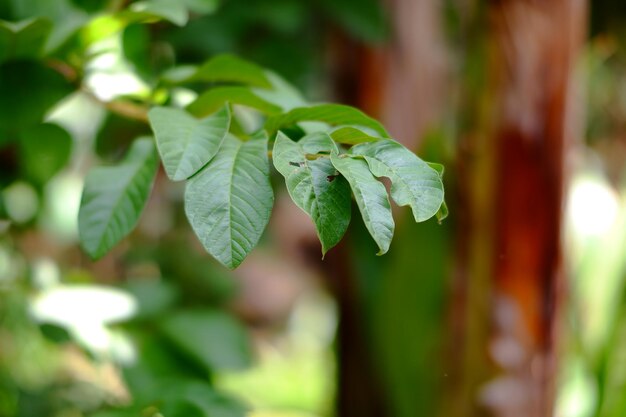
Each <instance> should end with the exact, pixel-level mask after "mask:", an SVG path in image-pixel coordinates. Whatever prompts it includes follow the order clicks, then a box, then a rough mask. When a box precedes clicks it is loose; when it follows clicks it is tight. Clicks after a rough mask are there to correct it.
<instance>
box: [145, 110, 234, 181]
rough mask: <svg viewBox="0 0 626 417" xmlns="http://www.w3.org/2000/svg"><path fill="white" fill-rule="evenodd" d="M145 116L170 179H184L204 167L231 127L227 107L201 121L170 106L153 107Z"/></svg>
mask: <svg viewBox="0 0 626 417" xmlns="http://www.w3.org/2000/svg"><path fill="white" fill-rule="evenodd" d="M148 118H149V119H150V125H151V126H152V130H153V131H154V136H155V138H156V143H157V148H158V149H159V154H160V155H161V159H162V160H163V166H164V167H165V172H166V173H167V176H168V177H169V178H170V179H171V180H173V181H181V180H185V179H187V178H189V177H191V176H192V175H194V174H195V173H196V172H198V171H199V170H200V169H201V168H202V167H203V166H205V165H206V164H207V163H208V162H209V161H210V160H211V158H213V157H214V156H215V154H216V153H217V151H218V149H219V148H220V146H221V144H222V142H223V141H224V138H225V137H226V134H227V133H228V129H229V127H230V110H229V109H228V106H224V107H223V108H222V109H221V110H219V111H218V112H216V113H214V114H212V115H211V116H209V117H207V118H205V119H202V120H198V119H196V118H194V117H192V116H191V115H189V114H188V113H187V112H185V111H184V110H181V109H175V108H170V107H154V108H152V109H151V110H150V112H149V113H148Z"/></svg>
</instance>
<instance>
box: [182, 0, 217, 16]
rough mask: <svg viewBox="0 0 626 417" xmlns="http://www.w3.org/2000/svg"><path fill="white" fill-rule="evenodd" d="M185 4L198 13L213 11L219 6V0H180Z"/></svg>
mask: <svg viewBox="0 0 626 417" xmlns="http://www.w3.org/2000/svg"><path fill="white" fill-rule="evenodd" d="M182 2H183V3H184V4H185V6H186V7H187V8H188V9H189V10H190V11H192V12H194V13H198V14H209V13H213V12H214V11H215V10H216V9H217V7H218V6H219V3H220V2H219V0H182Z"/></svg>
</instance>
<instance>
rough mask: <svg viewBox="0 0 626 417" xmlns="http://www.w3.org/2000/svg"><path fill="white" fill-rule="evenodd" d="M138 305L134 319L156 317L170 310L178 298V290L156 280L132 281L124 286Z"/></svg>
mask: <svg viewBox="0 0 626 417" xmlns="http://www.w3.org/2000/svg"><path fill="white" fill-rule="evenodd" d="M124 289H125V290H127V291H128V292H129V293H130V294H132V295H133V296H134V297H135V299H136V300H137V303H138V310H137V314H135V317H136V318H140V319H143V318H150V317H158V316H159V314H163V313H164V312H165V311H167V310H168V309H169V308H171V307H172V306H173V305H174V303H175V302H176V299H177V298H178V288H177V287H175V286H173V285H172V284H169V283H167V282H165V281H162V280H158V279H150V280H148V279H134V280H131V281H128V282H127V283H126V284H125V285H124Z"/></svg>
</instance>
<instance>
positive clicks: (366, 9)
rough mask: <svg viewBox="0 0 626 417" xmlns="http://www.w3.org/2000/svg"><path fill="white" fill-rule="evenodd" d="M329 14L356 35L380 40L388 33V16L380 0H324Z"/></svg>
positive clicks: (361, 37)
mask: <svg viewBox="0 0 626 417" xmlns="http://www.w3.org/2000/svg"><path fill="white" fill-rule="evenodd" d="M321 4H322V5H323V6H324V7H325V8H326V10H327V12H328V14H329V16H331V17H332V18H334V19H335V20H336V21H337V22H338V23H339V24H341V25H342V26H343V27H344V28H345V29H347V30H348V31H349V32H350V33H351V34H352V35H353V36H354V37H356V38H358V39H363V40H366V41H369V42H376V41H378V42H380V41H382V40H384V39H385V37H386V36H387V33H388V23H387V17H386V16H385V13H384V8H383V5H382V3H381V2H380V1H378V0H322V2H321Z"/></svg>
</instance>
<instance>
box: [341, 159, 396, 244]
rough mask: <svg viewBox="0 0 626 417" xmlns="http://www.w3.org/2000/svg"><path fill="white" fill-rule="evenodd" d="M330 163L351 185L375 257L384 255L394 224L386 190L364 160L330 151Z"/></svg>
mask: <svg viewBox="0 0 626 417" xmlns="http://www.w3.org/2000/svg"><path fill="white" fill-rule="evenodd" d="M330 159H331V161H332V163H333V165H334V166H335V168H337V170H338V171H339V172H340V173H341V174H342V175H343V176H344V177H346V179H347V180H348V182H349V183H350V187H351V188H352V192H353V193H354V198H355V199H356V202H357V205H358V206H359V210H360V212H361V216H362V217H363V221H364V222H365V227H366V228H367V230H368V231H369V232H370V235H372V238H374V241H375V242H376V244H377V245H378V247H379V249H380V250H379V252H378V255H383V254H385V253H387V250H389V245H390V244H391V239H392V238H393V230H394V222H393V216H392V214H391V204H389V197H388V196H387V190H386V189H385V186H384V185H383V184H382V183H381V182H380V181H378V180H377V179H376V177H374V175H372V173H371V172H370V170H369V168H368V166H367V162H365V161H364V160H363V159H360V158H354V157H351V156H350V155H346V154H344V155H339V154H338V153H337V151H336V150H333V152H332V153H331V156H330Z"/></svg>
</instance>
